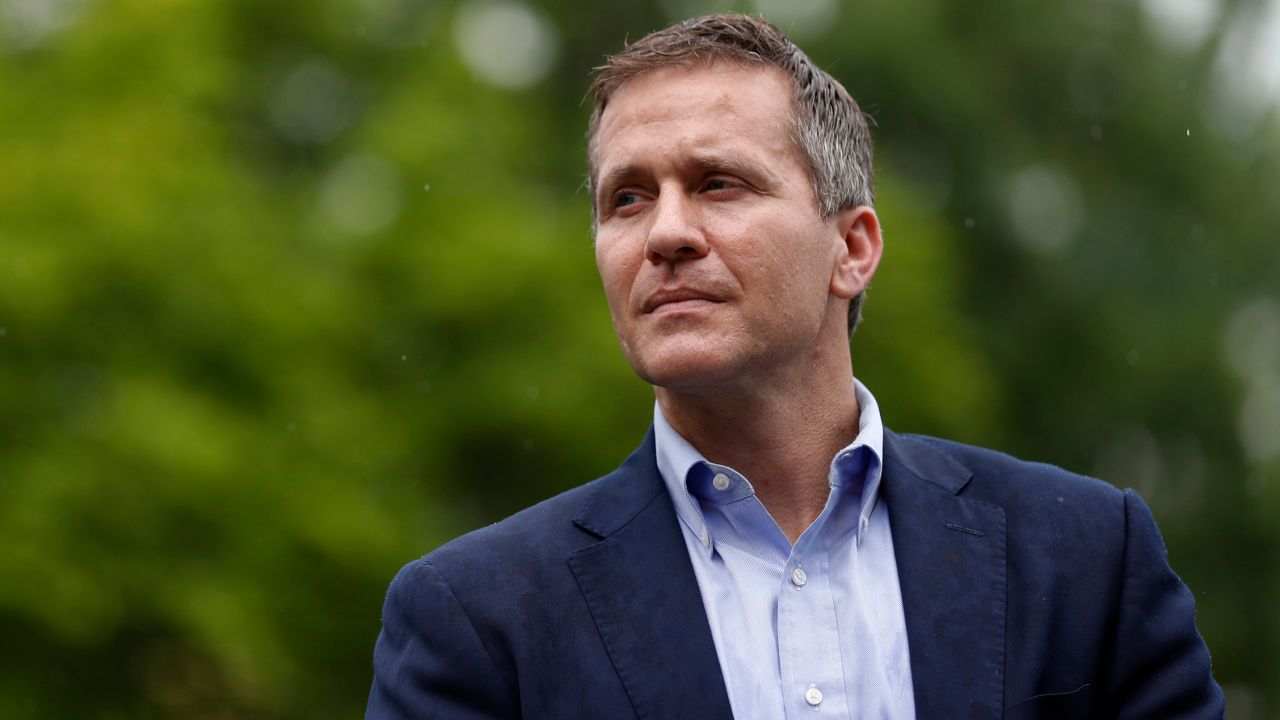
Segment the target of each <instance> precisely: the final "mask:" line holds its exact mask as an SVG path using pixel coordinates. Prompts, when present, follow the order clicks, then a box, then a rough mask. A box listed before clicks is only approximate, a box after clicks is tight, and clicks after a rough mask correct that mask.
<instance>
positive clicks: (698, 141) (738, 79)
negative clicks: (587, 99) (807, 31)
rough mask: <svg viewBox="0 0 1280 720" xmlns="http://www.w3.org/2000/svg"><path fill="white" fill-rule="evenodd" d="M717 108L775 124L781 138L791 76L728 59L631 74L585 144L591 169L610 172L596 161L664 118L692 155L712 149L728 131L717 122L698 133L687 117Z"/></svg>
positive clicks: (761, 125)
mask: <svg viewBox="0 0 1280 720" xmlns="http://www.w3.org/2000/svg"><path fill="white" fill-rule="evenodd" d="M637 99H638V100H637ZM760 100H766V101H767V100H773V102H759V101H760ZM716 113H719V114H722V115H723V116H724V117H725V118H726V119H729V118H738V117H743V119H747V120H750V122H752V123H753V126H759V129H766V130H771V129H776V130H778V131H780V133H781V135H780V136H779V138H780V139H781V138H782V137H785V136H787V135H788V133H787V132H786V131H787V129H788V127H789V123H790V121H791V113H792V108H791V94H790V85H789V80H788V78H787V77H786V76H785V75H783V74H782V72H781V71H779V70H777V69H776V68H773V67H771V66H766V65H754V64H750V65H748V64H742V63H730V62H719V63H702V64H698V65H692V66H683V65H681V66H675V67H670V68H662V69H658V70H652V71H649V72H647V73H644V74H643V75H639V76H637V77H635V78H632V79H631V80H628V81H627V82H626V83H624V84H623V85H622V86H621V87H619V88H618V90H617V91H616V92H615V93H614V95H613V97H612V98H611V99H610V101H609V103H608V104H607V105H606V106H605V109H604V112H603V113H602V114H601V117H600V122H599V125H598V126H597V128H596V132H595V133H594V135H593V137H592V138H591V145H590V147H589V152H590V153H591V155H592V158H591V159H592V160H593V162H592V166H593V169H594V170H596V171H609V172H610V174H613V173H612V170H611V169H606V168H603V167H600V166H599V163H601V162H604V161H605V157H606V156H608V155H613V154H614V152H613V151H616V150H617V149H618V148H617V147H616V146H617V145H618V144H619V141H621V143H622V144H623V145H625V143H626V140H627V134H628V133H629V132H632V131H634V130H636V129H640V128H643V129H646V130H652V129H654V128H657V129H658V131H659V132H661V128H662V125H663V124H664V123H669V124H672V125H673V127H674V126H677V125H678V126H680V127H681V128H682V130H684V131H685V132H686V134H685V135H683V136H682V137H681V138H680V139H679V140H677V138H676V137H673V138H672V142H673V145H674V144H675V143H677V142H681V143H683V144H686V145H688V147H687V148H686V150H687V151H688V154H689V155H690V156H691V157H694V156H696V155H698V154H699V151H703V152H702V154H707V153H710V152H711V149H712V148H715V147H716V146H719V145H726V144H728V141H729V140H730V139H731V138H730V136H729V135H728V134H726V133H722V132H719V130H720V128H718V127H716V126H706V127H701V128H697V133H696V136H689V135H688V134H687V133H688V132H689V131H691V125H692V124H693V123H691V122H689V121H695V120H698V119H700V118H704V117H707V116H708V115H713V114H716ZM771 126H772V127H771ZM619 160H620V161H622V162H624V163H625V160H622V159H621V158H619ZM611 164H612V163H611Z"/></svg>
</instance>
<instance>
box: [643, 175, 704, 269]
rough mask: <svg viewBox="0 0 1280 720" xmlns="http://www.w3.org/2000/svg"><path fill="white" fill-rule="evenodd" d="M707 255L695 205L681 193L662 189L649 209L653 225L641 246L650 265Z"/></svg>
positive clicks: (672, 189) (675, 190)
mask: <svg viewBox="0 0 1280 720" xmlns="http://www.w3.org/2000/svg"><path fill="white" fill-rule="evenodd" d="M706 254H707V238H706V235H705V234H704V233H703V230H702V224H701V222H700V221H699V213H698V209H697V207H696V206H695V204H694V203H693V202H692V201H691V199H690V198H688V197H686V196H685V195H684V193H682V192H680V191H679V190H677V189H674V188H664V189H663V191H662V192H661V193H659V195H658V199H657V201H656V203H655V207H654V209H653V224H652V225H650V226H649V237H648V239H647V240H646V242H645V256H646V257H647V258H648V260H650V261H651V262H655V263H656V262H661V261H664V260H665V261H668V262H674V261H677V260H687V259H694V258H699V257H702V256H703V255H706Z"/></svg>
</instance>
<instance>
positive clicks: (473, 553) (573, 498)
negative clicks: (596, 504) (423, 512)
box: [422, 476, 607, 568]
mask: <svg viewBox="0 0 1280 720" xmlns="http://www.w3.org/2000/svg"><path fill="white" fill-rule="evenodd" d="M606 480H607V476H606V477H602V478H597V479H595V480H592V481H591V482H588V483H584V484H582V485H578V486H576V487H573V488H570V489H568V490H565V491H564V492H561V493H560V494H558V495H555V496H553V497H550V498H547V499H546V500H543V501H541V502H539V503H537V504H534V505H531V506H529V507H527V508H525V509H523V510H521V511H519V512H517V513H515V514H514V515H510V516H508V517H506V518H504V519H502V520H499V521H497V522H494V523H491V524H489V525H486V526H484V527H481V528H478V529H476V530H472V531H471V532H468V533H466V534H465V535H461V536H459V537H457V538H454V539H453V540H450V541H449V542H447V543H445V544H444V545H441V546H440V547H438V548H436V549H435V550H432V551H431V552H429V553H427V554H426V555H425V556H424V557H423V558H422V559H423V560H425V561H426V562H428V563H431V564H432V565H435V566H437V567H444V568H449V567H453V566H456V565H460V564H462V565H468V564H471V563H482V564H484V563H498V562H535V561H537V560H538V559H540V558H544V557H547V558H549V557H551V556H557V557H561V558H563V557H564V555H565V554H566V552H571V551H572V550H573V549H576V548H577V547H579V546H581V545H583V544H584V543H585V542H586V541H588V540H589V539H590V537H589V536H588V535H587V534H586V533H584V532H583V531H582V530H581V529H580V528H578V527H577V526H575V525H574V517H575V516H576V515H577V514H578V513H579V512H580V511H581V509H582V508H583V507H584V506H586V505H587V504H588V502H589V501H590V500H591V497H592V496H593V495H594V494H595V493H596V492H598V491H599V488H600V486H601V485H602V483H604V482H605V481H606Z"/></svg>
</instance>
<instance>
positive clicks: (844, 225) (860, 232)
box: [831, 205, 884, 299]
mask: <svg viewBox="0 0 1280 720" xmlns="http://www.w3.org/2000/svg"><path fill="white" fill-rule="evenodd" d="M834 220H835V222H836V229H837V231H838V232H839V233H840V238H841V240H842V241H843V242H842V243H841V246H840V247H838V248H837V252H836V261H835V267H834V268H832V272H831V294H832V295H835V296H836V297H839V298H845V299H852V298H853V297H854V296H856V295H857V294H858V293H860V292H862V291H863V290H865V289H867V285H870V284H871V276H872V275H875V273H876V267H877V266H878V265H879V264H880V253H881V252H882V251H883V250H884V239H883V238H881V237H880V219H879V218H877V217H876V211H875V210H872V209H871V208H870V207H868V206H866V205H859V206H857V207H852V208H845V209H844V210H841V211H840V212H838V213H836V216H835V218H834Z"/></svg>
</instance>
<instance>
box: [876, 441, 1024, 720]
mask: <svg viewBox="0 0 1280 720" xmlns="http://www.w3.org/2000/svg"><path fill="white" fill-rule="evenodd" d="M972 478H973V473H972V472H971V471H970V470H969V469H968V468H966V467H965V466H964V465H962V464H961V463H959V462H958V461H957V460H955V459H953V458H952V457H951V456H950V455H948V454H947V453H946V452H945V451H944V450H942V449H941V446H939V445H936V444H935V442H934V441H930V440H926V439H922V438H917V437H911V436H902V435H897V434H894V433H891V432H889V431H887V430H886V431H885V467H884V476H883V479H882V482H883V485H882V492H883V493H884V497H885V502H886V503H887V504H888V509H889V524H890V527H891V528H892V534H893V550H894V555H895V557H896V559H897V564H898V582H899V585H900V587H901V590H902V605H903V611H904V614H905V617H906V621H907V644H908V647H909V648H910V653H911V680H912V684H913V686H914V691H915V701H916V714H917V716H919V717H966V718H975V719H976V718H999V717H1000V716H1001V714H1002V711H1003V704H1004V672H1005V670H1004V647H1005V640H1004V628H1005V597H1006V588H1007V568H1006V559H1005V516H1004V510H1003V509H1002V508H1000V507H997V506H995V505H991V504H989V503H986V502H982V501H978V500H970V499H967V498H965V497H964V495H963V491H964V490H965V488H966V487H967V486H968V485H969V483H970V481H971V480H972Z"/></svg>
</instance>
